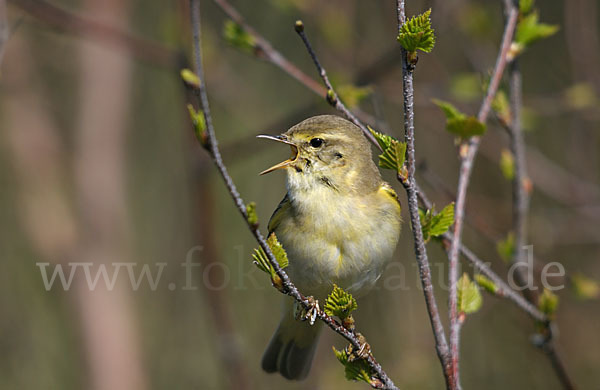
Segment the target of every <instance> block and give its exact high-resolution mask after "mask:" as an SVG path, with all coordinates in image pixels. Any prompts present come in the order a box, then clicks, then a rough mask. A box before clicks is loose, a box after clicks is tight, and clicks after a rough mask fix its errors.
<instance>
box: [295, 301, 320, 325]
mask: <svg viewBox="0 0 600 390" xmlns="http://www.w3.org/2000/svg"><path fill="white" fill-rule="evenodd" d="M306 299H307V300H308V308H304V306H302V305H301V304H300V303H298V302H297V301H296V302H294V317H296V319H297V320H299V321H306V320H308V322H309V323H310V324H311V325H314V324H315V321H316V320H317V316H318V315H319V311H320V310H321V309H320V308H319V301H318V300H316V299H315V298H314V297H312V296H310V297H307V298H306Z"/></svg>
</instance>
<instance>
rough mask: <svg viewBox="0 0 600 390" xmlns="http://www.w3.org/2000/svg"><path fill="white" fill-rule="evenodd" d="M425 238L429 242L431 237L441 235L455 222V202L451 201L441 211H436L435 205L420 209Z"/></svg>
mask: <svg viewBox="0 0 600 390" xmlns="http://www.w3.org/2000/svg"><path fill="white" fill-rule="evenodd" d="M419 218H420V219H421V229H422V231H423V239H424V240H425V242H428V241H429V240H430V239H431V237H439V236H441V235H443V234H444V233H446V232H447V231H448V229H449V228H450V226H452V224H453V223H454V202H452V203H450V204H449V205H447V206H446V207H444V208H443V209H442V211H440V212H439V213H436V212H435V205H433V206H432V207H431V209H429V210H426V211H423V210H421V209H419Z"/></svg>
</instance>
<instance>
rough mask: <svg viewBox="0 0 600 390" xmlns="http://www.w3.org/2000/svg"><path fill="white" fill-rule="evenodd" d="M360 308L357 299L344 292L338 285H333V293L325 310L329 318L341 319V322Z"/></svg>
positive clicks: (328, 298)
mask: <svg viewBox="0 0 600 390" xmlns="http://www.w3.org/2000/svg"><path fill="white" fill-rule="evenodd" d="M357 307H358V305H357V303H356V299H354V297H353V296H352V294H350V293H348V292H346V291H344V290H343V289H342V288H340V287H338V286H337V285H335V284H334V285H333V291H331V294H329V296H328V297H327V299H326V300H325V306H324V307H323V310H324V311H325V313H327V315H328V316H331V317H333V316H335V317H339V318H340V319H341V320H344V319H345V318H347V317H348V316H349V315H350V313H352V312H353V311H354V310H356V308H357Z"/></svg>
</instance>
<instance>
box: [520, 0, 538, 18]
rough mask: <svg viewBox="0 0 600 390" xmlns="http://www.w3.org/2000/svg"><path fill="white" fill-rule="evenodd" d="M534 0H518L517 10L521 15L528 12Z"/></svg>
mask: <svg viewBox="0 0 600 390" xmlns="http://www.w3.org/2000/svg"><path fill="white" fill-rule="evenodd" d="M533 3H534V0H519V12H521V14H522V15H525V14H528V13H529V11H531V8H532V7H533Z"/></svg>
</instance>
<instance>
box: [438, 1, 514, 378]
mask: <svg viewBox="0 0 600 390" xmlns="http://www.w3.org/2000/svg"><path fill="white" fill-rule="evenodd" d="M518 14H519V11H518V9H517V7H515V6H511V8H510V10H509V15H508V20H507V22H506V26H505V28H504V34H503V37H502V45H501V48H500V53H499V54H498V59H497V60H496V65H495V67H494V71H493V74H492V79H491V80H490V84H489V86H488V90H487V93H486V96H485V98H484V100H483V103H482V105H481V108H480V110H479V114H478V115H477V119H478V120H479V121H480V122H481V123H485V122H486V120H487V117H488V114H489V112H490V109H491V105H492V100H493V99H494V96H495V95H496V91H497V90H498V86H499V85H500V80H501V78H502V74H503V73H504V68H505V67H506V63H507V55H508V50H509V48H510V44H511V42H512V37H513V35H514V31H515V28H516V25H517V16H518ZM479 142H480V138H479V137H477V136H476V137H472V138H471V139H470V140H469V141H468V143H463V144H462V145H461V146H460V155H461V159H462V160H461V166H460V173H459V178H458V190H457V198H456V206H455V212H454V215H455V219H454V236H453V238H452V245H451V247H450V253H449V262H450V266H449V277H448V279H449V283H450V303H449V306H450V310H449V311H450V313H449V316H450V350H451V354H452V371H453V373H454V377H453V379H454V380H455V385H456V386H460V384H459V383H460V376H459V369H458V362H459V341H460V326H461V324H460V320H459V313H458V306H457V301H458V294H457V282H458V255H459V252H460V247H461V238H462V230H463V221H464V213H465V204H466V196H467V187H468V186H469V181H470V178H471V172H472V170H473V163H474V161H475V156H477V150H478V148H479Z"/></svg>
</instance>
